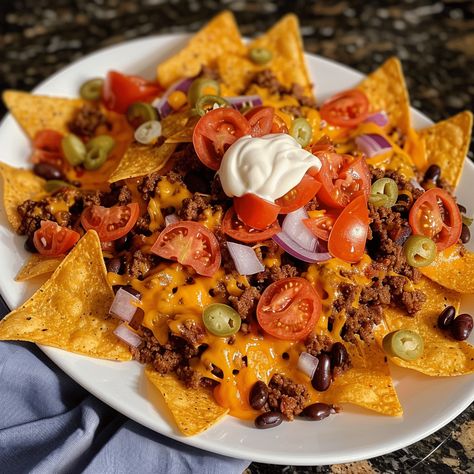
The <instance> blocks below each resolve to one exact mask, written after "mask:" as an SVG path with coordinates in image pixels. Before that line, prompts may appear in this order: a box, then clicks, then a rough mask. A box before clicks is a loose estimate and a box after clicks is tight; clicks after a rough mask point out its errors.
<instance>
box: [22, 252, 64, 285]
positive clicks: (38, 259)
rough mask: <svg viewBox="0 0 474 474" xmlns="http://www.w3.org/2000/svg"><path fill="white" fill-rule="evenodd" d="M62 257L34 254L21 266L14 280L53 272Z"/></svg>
mask: <svg viewBox="0 0 474 474" xmlns="http://www.w3.org/2000/svg"><path fill="white" fill-rule="evenodd" d="M63 258H64V257H47V256H45V255H39V254H34V255H32V256H31V257H30V258H29V259H28V260H27V261H26V263H25V264H24V265H23V266H22V267H21V269H20V271H19V272H18V274H17V276H16V277H15V281H26V280H31V279H32V278H36V277H37V276H41V275H47V274H48V273H53V272H54V270H56V268H58V267H59V265H60V263H61V262H62V261H63Z"/></svg>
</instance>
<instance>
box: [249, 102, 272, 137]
mask: <svg viewBox="0 0 474 474" xmlns="http://www.w3.org/2000/svg"><path fill="white" fill-rule="evenodd" d="M244 117H245V118H246V119H247V120H248V121H249V124H250V128H251V129H252V131H251V134H252V137H262V136H263V135H268V134H269V133H271V132H272V128H273V118H274V117H275V109H274V108H273V107H265V106H263V105H261V106H259V107H254V108H253V109H250V110H249V111H248V112H246V113H245V115H244Z"/></svg>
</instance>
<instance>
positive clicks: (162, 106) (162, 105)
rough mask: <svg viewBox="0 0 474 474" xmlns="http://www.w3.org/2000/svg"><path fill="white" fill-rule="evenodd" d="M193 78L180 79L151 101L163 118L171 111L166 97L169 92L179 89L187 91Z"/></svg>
mask: <svg viewBox="0 0 474 474" xmlns="http://www.w3.org/2000/svg"><path fill="white" fill-rule="evenodd" d="M193 81H194V78H192V77H191V78H187V79H180V80H179V81H177V82H175V83H174V84H172V85H171V86H169V87H168V89H166V91H165V93H164V94H163V95H162V96H161V97H160V98H159V99H158V100H157V101H155V102H153V105H154V107H155V108H156V110H158V113H159V114H160V117H161V118H162V119H164V118H165V117H166V116H167V115H169V114H170V113H171V112H173V109H172V108H171V106H170V104H168V97H169V96H170V94H171V93H173V92H175V91H181V92H184V93H187V92H188V90H189V88H190V87H191V84H192V83H193Z"/></svg>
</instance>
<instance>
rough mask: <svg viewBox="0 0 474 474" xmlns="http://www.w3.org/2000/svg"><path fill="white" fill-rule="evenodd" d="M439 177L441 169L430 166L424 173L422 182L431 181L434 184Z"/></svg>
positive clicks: (436, 166)
mask: <svg viewBox="0 0 474 474" xmlns="http://www.w3.org/2000/svg"><path fill="white" fill-rule="evenodd" d="M440 177H441V168H440V167H439V166H438V165H431V166H430V167H429V168H428V169H427V170H426V171H425V175H424V177H423V180H424V181H433V182H434V183H436V182H437V181H438V179H439V178H440Z"/></svg>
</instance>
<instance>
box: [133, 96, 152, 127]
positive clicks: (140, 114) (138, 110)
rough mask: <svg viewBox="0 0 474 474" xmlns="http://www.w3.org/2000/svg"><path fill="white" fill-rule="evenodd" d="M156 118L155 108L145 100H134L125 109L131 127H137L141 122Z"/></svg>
mask: <svg viewBox="0 0 474 474" xmlns="http://www.w3.org/2000/svg"><path fill="white" fill-rule="evenodd" d="M157 119H158V113H157V111H156V109H155V108H154V107H153V106H152V105H150V104H147V103H146V102H134V103H133V104H132V105H130V107H129V108H128V109H127V120H128V123H129V124H130V125H131V126H132V127H133V128H138V127H139V126H140V125H141V124H142V123H145V122H149V121H150V120H157Z"/></svg>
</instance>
